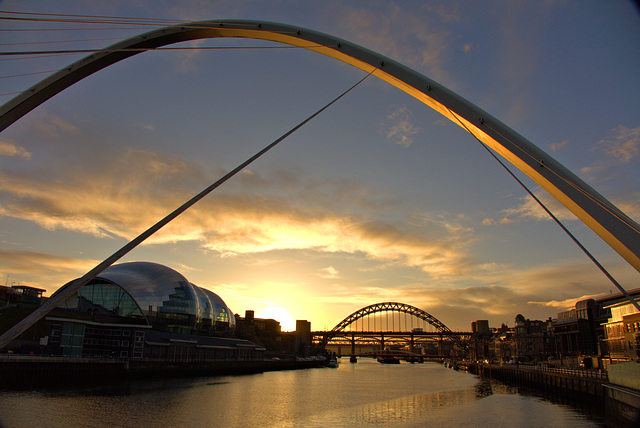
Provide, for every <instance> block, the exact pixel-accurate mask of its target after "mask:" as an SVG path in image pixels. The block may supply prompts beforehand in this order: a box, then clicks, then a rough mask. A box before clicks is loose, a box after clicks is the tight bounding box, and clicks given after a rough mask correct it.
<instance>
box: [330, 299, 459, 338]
mask: <svg viewBox="0 0 640 428" xmlns="http://www.w3.org/2000/svg"><path fill="white" fill-rule="evenodd" d="M381 312H399V313H405V314H407V315H412V316H414V317H416V318H419V319H421V320H423V321H426V322H428V323H429V324H431V325H432V326H433V327H434V328H435V329H436V331H437V332H438V333H444V334H446V333H451V330H450V329H449V327H447V326H446V325H444V324H443V323H442V322H441V321H439V320H438V319H437V318H436V317H434V316H433V315H431V314H429V313H428V312H425V311H423V310H422V309H420V308H416V307H415V306H411V305H407V304H406V303H398V302H383V303H375V304H373V305H369V306H366V307H364V308H362V309H358V310H357V311H355V312H354V313H352V314H351V315H349V316H348V317H346V318H345V319H343V320H342V321H340V322H339V323H338V324H337V325H336V326H335V327H334V328H332V329H331V332H330V333H339V332H342V331H344V329H345V328H347V327H348V326H349V325H351V324H353V323H355V322H356V321H358V320H359V319H362V318H364V317H367V316H369V315H372V314H376V313H381Z"/></svg>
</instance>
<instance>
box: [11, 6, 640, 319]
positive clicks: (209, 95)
mask: <svg viewBox="0 0 640 428" xmlns="http://www.w3.org/2000/svg"><path fill="white" fill-rule="evenodd" d="M0 9H1V10H4V11H15V12H34V13H55V14H83V15H108V16H120V17H136V18H162V19H175V20H184V21H191V20H209V19H220V18H238V19H259V20H265V21H276V22H282V23H287V24H294V25H299V26H301V27H306V28H311V29H314V30H317V31H321V32H325V33H328V34H331V35H334V36H337V37H340V38H344V39H346V40H349V41H352V42H354V43H357V44H359V45H361V46H364V47H366V48H369V49H372V50H374V51H377V52H379V53H381V54H383V55H386V56H388V57H390V58H392V59H394V60H397V61H399V62H401V63H403V64H405V65H407V66H409V67H411V68H413V69H414V70H417V71H419V72H420V73H422V74H424V75H426V76H428V77H430V78H432V79H434V80H436V81H438V82H440V83H442V84H443V85H445V86H447V87H448V88H450V89H452V90H453V91H455V92H457V93H458V94H460V95H461V96H463V97H464V98H466V99H468V100H469V101H471V102H473V103H475V104H476V105H478V106H480V107H481V108H483V109H484V110H486V111H488V112H489V113H490V114H492V115H493V116H495V117H497V118H499V119H500V120H502V121H503V122H504V123H506V124H507V125H509V126H510V127H512V128H513V129H515V130H516V131H518V132H519V133H520V134H521V135H523V136H525V137H526V138H528V139H529V140H530V141H532V142H533V143H534V144H536V145H538V146H539V147H540V148H542V149H543V150H545V151H547V152H548V153H550V154H551V155H552V156H554V157H555V158H556V159H557V160H559V161H560V162H561V163H563V164H564V165H565V166H567V167H568V168H569V169H571V170H572V171H573V172H575V173H576V174H577V175H578V176H580V177H581V178H583V179H584V180H586V181H587V182H588V183H589V184H591V185H592V186H593V187H594V188H595V189H596V190H598V191H599V192H600V193H602V194H603V195H604V196H605V197H607V198H609V199H610V200H611V201H612V202H614V203H615V204H616V205H618V206H619V207H620V208H621V209H622V210H623V211H624V212H626V213H627V214H628V215H629V216H630V217H631V218H633V219H635V220H636V221H639V220H640V168H639V166H640V161H639V159H640V156H639V151H640V97H638V94H639V93H640V79H638V77H637V76H638V72H639V71H640V25H639V24H640V22H639V21H640V18H639V15H638V11H637V9H635V6H634V5H633V4H632V3H631V2H625V1H619V2H599V1H579V2H578V1H544V2H513V1H492V2H473V1H447V2H444V1H441V2H436V1H434V2H432V1H415V2H414V1H396V2H388V1H351V2H338V1H325V2H304V1H260V2H256V1H235V2H229V1H219V2H216V1H172V2H162V1H145V0H139V1H112V2H84V1H77V2H76V1H57V2H39V1H7V0H5V1H3V2H0ZM0 15H2V16H9V15H6V14H0ZM105 27H108V25H99V26H95V25H94V26H92V25H88V24H84V25H78V24H68V23H43V22H16V21H8V20H0V30H15V29H40V30H42V29H55V30H56V31H0V43H2V44H3V46H2V48H0V51H5V52H6V51H12V50H13V51H15V50H20V51H24V50H45V49H80V48H102V47H106V46H108V45H110V44H112V43H115V42H116V41H117V40H119V39H123V38H127V37H131V36H135V35H137V34H140V33H142V32H145V31H147V29H144V28H140V27H134V28H123V26H118V28H120V29H108V30H98V29H96V28H105ZM78 28H81V29H82V30H78ZM150 29H151V28H149V30H150ZM81 40H84V41H81ZM44 41H48V42H61V41H74V42H73V43H48V44H43V43H42V42H44ZM18 43H20V44H19V45H18ZM186 46H190V47H194V46H195V47H198V46H202V47H204V46H237V47H259V46H274V44H272V43H268V42H259V41H252V40H232V39H225V40H206V41H198V42H191V43H189V44H186ZM82 56H83V55H64V56H61V55H58V56H50V57H40V56H39V57H37V58H33V59H20V60H17V59H11V60H5V59H6V58H5V57H0V59H2V61H1V63H2V66H1V67H0V70H2V71H0V77H3V78H0V94H9V93H14V92H19V91H22V90H25V89H27V88H28V87H30V86H31V85H33V84H35V83H36V82H38V81H39V80H40V79H42V78H44V77H46V76H47V74H46V73H42V74H30V75H26V76H21V77H5V76H13V75H18V74H28V73H40V72H43V71H51V70H58V69H61V68H63V67H64V66H66V65H68V64H70V63H71V62H73V61H75V60H77V59H80V58H81V57H82ZM363 76H364V74H363V72H362V71H360V70H356V69H353V68H351V67H350V66H348V65H345V64H342V63H338V62H336V61H335V60H332V59H330V58H326V57H323V56H320V55H318V54H315V53H312V52H307V51H305V50H302V49H282V50H273V49H263V50H257V49H253V50H251V49H247V50H182V51H164V52H147V53H144V54H140V55H137V56H135V57H133V58H130V59H128V60H126V61H122V62H120V63H118V64H115V65H113V66H111V67H109V68H107V69H104V70H102V71H100V72H98V73H96V74H94V75H92V76H90V77H88V78H86V79H84V80H83V81H81V82H79V83H77V84H76V85H74V86H72V87H70V88H69V89H67V90H65V91H64V92H62V93H60V94H58V95H56V96H55V97H54V98H52V99H50V100H49V101H47V102H46V103H44V104H42V105H41V106H39V107H38V108H37V109H35V110H34V111H33V112H31V113H29V114H28V115H27V116H25V117H24V118H22V119H21V120H20V121H18V122H16V123H15V124H14V125H12V126H11V127H9V128H8V129H6V130H5V131H3V132H2V133H1V134H0V255H1V256H0V279H1V281H2V284H3V285H4V284H12V283H14V282H16V283H21V284H26V285H32V286H37V287H42V288H45V289H47V290H48V291H49V292H52V291H54V290H55V289H57V288H58V287H59V286H61V285H62V284H64V283H66V282H67V281H69V280H70V279H73V278H75V277H78V276H80V275H81V274H83V273H84V272H86V271H87V270H89V269H90V268H91V267H93V266H94V265H95V264H96V263H97V262H99V261H100V260H102V259H104V258H106V257H107V256H109V255H110V254H112V253H113V252H114V251H116V250H117V249H118V248H120V247H121V246H122V245H124V243H125V242H126V241H127V240H128V239H131V238H133V237H134V236H136V235H137V234H138V233H140V232H141V231H143V230H144V229H146V228H147V227H148V226H150V225H151V224H153V223H154V222H155V221H157V220H158V219H160V218H162V217H163V216H164V215H165V214H166V213H168V212H169V211H171V210H173V208H175V207H177V206H178V205H180V204H181V203H182V202H184V201H185V200H186V199H188V198H189V197H190V196H191V195H193V194H195V193H197V192H198V191H200V190H201V189H203V188H204V187H206V186H207V185H208V184H210V183H212V182H214V181H215V180H217V179H218V178H220V177H221V176H222V175H223V174H224V173H225V172H227V171H229V170H230V169H232V168H234V167H235V166H236V165H237V164H239V163H240V162H242V161H244V160H245V159H246V158H248V157H249V156H251V155H252V154H254V153H255V152H257V151H258V150H259V149H261V148H262V147H264V146H265V145H266V144H268V143H270V142H271V141H273V140H275V139H276V138H278V137H279V136H280V135H281V134H283V133H284V132H286V131H287V130H289V129H290V128H292V127H293V126H295V125H296V124H297V123H298V122H300V121H301V120H303V119H304V118H306V117H307V116H308V115H309V114H311V113H312V112H314V111H315V110H317V109H318V108H319V107H321V106H323V105H324V104H326V103H327V102H328V101H330V100H331V99H332V98H334V97H335V96H337V95H338V94H339V93H340V92H342V91H343V90H345V89H346V88H348V87H349V86H351V85H352V84H354V83H355V82H356V81H358V80H359V79H360V78H362V77H363ZM11 96H12V95H3V96H1V97H0V102H2V103H4V102H6V101H8V100H9V99H10V98H11ZM516 174H518V176H519V177H521V178H522V179H523V181H524V182H525V183H526V184H527V185H529V186H531V188H532V189H533V190H534V192H536V194H538V195H539V196H540V197H541V198H542V199H543V200H544V201H545V202H546V203H548V204H549V207H551V208H552V210H553V211H554V212H555V213H556V214H557V215H558V216H559V217H560V218H561V219H562V220H563V221H564V222H565V225H566V226H567V227H568V228H569V229H570V230H571V231H572V232H574V233H575V234H576V235H577V237H578V238H579V239H580V240H581V241H582V242H583V243H584V245H585V246H586V247H587V248H588V249H589V250H590V251H592V252H593V254H594V255H595V256H596V257H597V258H598V259H599V260H600V262H601V263H602V264H603V265H605V267H606V268H607V269H609V271H610V272H611V273H612V274H613V275H614V276H615V277H616V279H617V280H618V281H619V282H620V283H621V284H622V285H623V286H624V287H626V288H627V289H632V288H637V287H638V286H640V281H639V276H638V272H637V271H636V270H634V269H633V268H631V267H630V266H629V265H628V264H627V263H626V262H625V261H624V260H623V259H622V258H621V257H620V256H618V255H617V254H616V253H614V252H613V251H612V250H611V249H609V248H608V247H607V246H606V245H605V244H604V243H602V242H601V240H600V239H599V238H598V237H596V236H595V234H594V233H592V232H591V231H590V230H588V229H587V228H586V227H585V226H584V225H583V224H582V223H581V222H579V221H578V220H576V219H575V218H574V217H573V215H572V214H570V213H568V212H567V211H565V210H564V209H563V208H561V207H559V206H558V205H557V204H555V203H554V201H552V200H550V199H549V197H548V196H546V195H545V193H544V192H543V191H542V190H541V189H539V188H538V187H537V186H536V185H535V184H533V182H532V181H531V180H529V179H528V178H526V177H523V175H522V174H520V173H519V172H518V171H516ZM132 260H145V261H154V262H158V263H162V264H165V265H167V266H170V267H172V268H174V269H176V270H178V271H180V272H181V273H183V274H184V275H185V276H186V277H187V278H188V279H189V280H190V281H192V282H193V283H195V284H197V285H200V286H203V287H206V288H209V289H211V290H213V291H215V292H216V293H218V294H219V295H220V296H221V297H222V298H223V299H224V300H225V301H226V302H227V304H228V305H229V306H230V307H231V309H232V310H233V311H234V312H237V313H240V314H244V311H245V310H246V309H254V310H255V311H256V313H257V314H258V315H260V314H261V313H263V314H265V315H268V314H269V312H268V310H271V311H273V312H272V313H273V314H275V313H277V308H283V309H285V310H286V311H288V313H289V314H290V315H291V317H292V318H293V319H308V320H310V321H311V322H312V328H314V329H324V328H328V329H330V328H332V327H333V326H334V325H335V324H337V323H338V322H339V321H341V320H342V319H343V318H344V317H346V316H347V315H349V314H350V313H352V312H354V311H355V310H357V309H359V308H361V307H363V306H366V305H369V304H373V303H378V302H382V301H399V302H403V303H408V304H411V305H414V306H417V307H420V308H421V309H424V310H425V311H427V312H429V313H431V314H432V315H434V316H435V317H436V318H438V319H439V320H441V321H442V322H444V323H445V324H446V325H447V326H449V327H450V328H452V329H457V330H468V329H469V325H470V323H471V322H472V321H474V320H476V319H488V320H489V322H490V325H491V326H499V325H500V323H503V322H504V323H508V324H509V325H513V320H514V318H515V316H516V315H517V314H518V313H522V314H523V315H524V316H525V317H527V318H531V319H546V318H548V317H550V316H552V317H554V316H555V315H556V314H557V312H559V311H562V310H565V309H567V308H570V307H572V306H573V304H574V303H575V301H576V299H580V298H583V297H584V296H593V295H598V294H602V293H608V292H609V291H610V290H612V289H613V286H612V285H611V284H610V283H609V282H608V280H607V279H606V278H605V277H604V275H602V274H601V273H600V272H599V271H598V270H597V268H596V267H595V266H594V265H593V264H592V263H591V262H590V261H589V260H588V259H587V258H586V257H585V256H584V255H583V254H582V253H581V252H580V250H579V249H578V248H577V247H576V246H575V245H574V244H573V243H572V242H571V241H570V239H569V238H568V237H566V236H565V235H564V234H563V233H562V232H561V231H560V229H559V228H558V227H557V226H556V225H555V224H554V223H553V222H552V221H550V220H549V219H548V218H546V217H545V216H544V215H543V214H541V213H540V210H539V209H538V208H537V207H536V206H535V204H534V203H532V201H531V200H530V199H528V198H527V196H526V195H525V192H524V191H523V190H522V189H521V188H520V187H519V186H518V185H517V183H515V181H514V180H513V179H512V178H511V177H509V176H508V175H507V173H506V172H505V171H503V170H502V169H501V167H499V165H498V164H497V163H496V162H495V160H493V159H492V158H491V157H490V156H489V155H488V154H487V153H486V151H485V150H484V149H483V148H482V147H481V146H479V145H478V143H477V142H476V141H475V140H474V139H473V137H471V136H470V135H469V134H467V133H465V132H464V130H462V129H461V128H459V127H458V126H456V125H455V124H453V123H451V122H449V121H448V120H447V119H445V118H443V117H442V116H440V115H438V114H437V113H435V112H434V111H432V110H430V109H429V108H427V107H426V106H424V105H423V104H421V103H419V102H418V101H417V100H415V99H413V98H411V97H410V96H408V95H407V94H405V93H403V92H401V91H399V90H398V89H396V88H394V87H391V86H390V85H388V84H386V83H384V82H382V81H377V80H376V79H374V78H369V79H367V80H366V81H365V82H364V83H363V84H361V85H360V86H359V87H358V88H356V89H355V90H354V91H352V92H351V93H349V94H348V96H347V97H345V98H344V99H342V100H340V102H338V103H337V104H336V105H334V106H333V107H331V108H330V109H329V110H328V111H326V112H325V113H323V114H322V115H321V116H319V117H318V118H316V119H315V120H314V121H313V122H311V123H310V124H308V125H307V126H305V127H304V128H303V129H301V130H300V131H299V132H297V133H296V134H294V135H293V136H291V137H290V138H288V139H287V140H285V141H284V142H283V143H282V144H281V145H280V146H278V147H277V148H276V149H275V150H274V151H272V152H270V153H269V154H267V155H266V156H264V157H263V158H261V159H260V160H259V161H257V162H256V163H255V164H253V165H251V167H250V168H249V170H247V171H245V172H243V173H242V174H241V175H240V176H238V177H235V178H234V179H232V180H231V181H229V182H228V183H226V184H225V185H224V186H222V187H221V188H220V189H219V190H218V191H216V192H214V194H212V195H210V196H209V197H208V198H207V199H205V200H203V201H202V202H201V203H199V204H198V205H197V206H195V207H194V208H193V209H192V210H190V211H189V212H188V213H186V214H185V215H184V216H182V217H180V218H179V219H178V220H176V221H175V222H174V223H172V224H171V225H170V226H169V227H168V228H167V230H165V231H162V232H161V233H159V234H158V235H157V236H154V237H153V239H152V240H151V242H150V243H147V244H145V245H143V246H141V247H139V248H137V249H135V250H134V251H133V252H132V253H130V254H129V255H128V256H127V257H126V258H125V259H124V260H123V261H132ZM614 292H615V290H614ZM265 311H266V312H265ZM279 313H282V311H280V312H279ZM285 327H287V326H285Z"/></svg>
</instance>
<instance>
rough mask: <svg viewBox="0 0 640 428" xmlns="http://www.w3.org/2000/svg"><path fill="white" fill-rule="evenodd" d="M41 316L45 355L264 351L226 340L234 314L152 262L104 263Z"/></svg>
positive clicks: (233, 356)
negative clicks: (45, 330)
mask: <svg viewBox="0 0 640 428" xmlns="http://www.w3.org/2000/svg"><path fill="white" fill-rule="evenodd" d="M46 321H47V322H48V323H49V334H48V335H47V336H45V337H43V338H42V339H41V340H40V345H41V346H42V348H43V353H45V354H49V355H64V356H78V357H109V358H121V359H133V360H153V361H180V362H206V361H216V360H251V359H257V358H262V356H263V354H264V348H262V347H260V346H258V345H256V344H255V343H252V342H250V341H247V340H240V339H233V338H231V335H232V334H233V332H234V329H235V317H234V316H233V313H232V312H231V310H230V309H229V307H228V306H227V305H226V304H225V302H224V301H223V300H222V299H221V298H220V297H219V296H218V295H217V294H215V293H214V292H212V291H210V290H207V289H204V288H201V287H198V286H196V285H194V284H192V283H191V282H189V281H188V280H187V279H186V278H185V277H184V276H183V275H181V274H180V273H178V272H177V271H175V270H173V269H171V268H169V267H167V266H163V265H160V264H157V263H149V262H132V263H123V264H118V265H114V266H111V267H109V268H108V269H105V270H104V271H103V272H102V273H101V274H100V275H98V276H97V277H95V278H94V279H93V280H91V281H90V282H89V283H88V284H87V285H85V286H84V287H82V288H81V289H80V290H78V292H77V293H76V294H74V295H73V296H71V297H70V298H69V299H67V300H66V301H65V302H64V303H63V304H62V305H60V306H59V307H57V308H56V309H54V310H53V311H51V312H50V313H49V314H48V315H47V316H46Z"/></svg>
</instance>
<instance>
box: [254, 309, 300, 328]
mask: <svg viewBox="0 0 640 428" xmlns="http://www.w3.org/2000/svg"><path fill="white" fill-rule="evenodd" d="M256 318H263V319H274V320H276V321H278V322H279V323H280V328H281V329H282V331H295V330H296V321H295V320H294V319H293V317H292V316H291V314H290V313H289V311H288V310H286V309H285V308H282V307H279V306H269V307H267V308H265V309H262V310H261V311H260V312H258V313H257V314H256Z"/></svg>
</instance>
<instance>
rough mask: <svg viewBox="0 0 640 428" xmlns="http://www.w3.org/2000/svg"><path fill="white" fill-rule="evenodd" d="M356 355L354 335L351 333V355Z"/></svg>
mask: <svg viewBox="0 0 640 428" xmlns="http://www.w3.org/2000/svg"><path fill="white" fill-rule="evenodd" d="M355 355H356V335H355V334H353V333H351V356H352V357H353V356H355Z"/></svg>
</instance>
